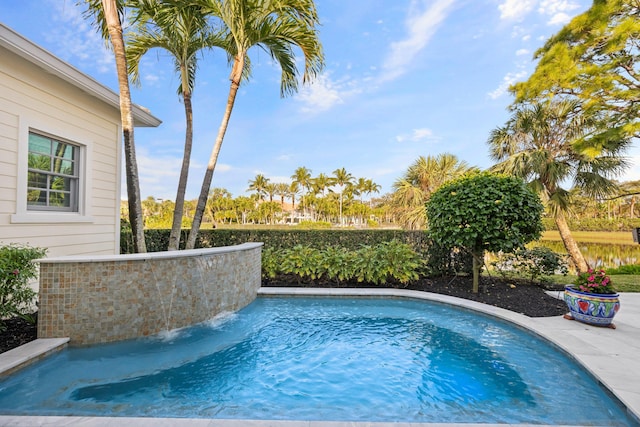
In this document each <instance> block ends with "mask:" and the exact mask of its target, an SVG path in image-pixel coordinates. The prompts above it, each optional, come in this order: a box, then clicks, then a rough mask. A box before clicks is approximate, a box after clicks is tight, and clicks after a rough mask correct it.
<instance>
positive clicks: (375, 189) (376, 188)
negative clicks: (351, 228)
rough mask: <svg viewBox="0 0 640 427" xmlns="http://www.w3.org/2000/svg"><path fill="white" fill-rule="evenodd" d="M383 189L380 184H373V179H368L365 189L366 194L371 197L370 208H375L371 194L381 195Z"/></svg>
mask: <svg viewBox="0 0 640 427" xmlns="http://www.w3.org/2000/svg"><path fill="white" fill-rule="evenodd" d="M381 188H382V187H381V186H380V184H376V183H375V182H373V180H371V179H367V181H366V183H365V187H364V192H365V193H367V195H369V207H370V208H372V207H373V203H372V198H371V193H376V194H378V193H380V189H381Z"/></svg>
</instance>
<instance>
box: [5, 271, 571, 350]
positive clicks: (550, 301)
mask: <svg viewBox="0 0 640 427" xmlns="http://www.w3.org/2000/svg"><path fill="white" fill-rule="evenodd" d="M262 286H285V287H288V286H302V287H313V286H315V287H319V286H320V287H334V288H337V287H379V286H376V285H367V284H363V283H351V282H347V283H340V284H336V283H333V282H319V281H314V282H306V283H305V282H299V281H298V280H297V279H296V278H294V277H289V276H279V277H277V278H275V279H265V280H263V283H262ZM394 287H400V288H405V289H412V290H418V291H426V292H435V293H438V294H445V295H451V296H454V297H459V298H466V299H470V300H474V301H478V302H481V303H484V304H489V305H493V306H496V307H501V308H504V309H507V310H511V311H514V312H516V313H522V314H524V315H526V316H529V317H550V316H561V315H563V314H565V313H566V312H567V306H566V305H565V303H564V302H563V301H561V300H558V299H556V298H553V297H551V296H549V295H547V294H546V293H545V290H546V289H545V288H544V287H542V286H541V285H540V284H538V283H536V282H531V281H527V280H519V279H503V278H500V277H486V276H483V277H482V278H481V281H480V292H478V293H477V294H474V293H473V292H472V280H471V278H470V277H466V276H457V277H436V278H423V279H420V280H418V281H416V282H415V283H412V284H411V285H409V286H406V287H405V286H403V285H398V286H394ZM560 289H562V288H561V287H560ZM3 323H4V326H5V328H4V330H0V353H2V352H5V351H7V350H11V349H12V348H15V347H18V346H20V345H22V344H26V343H28V342H29V341H33V340H35V339H36V337H37V327H36V325H35V324H31V323H28V322H27V321H25V320H23V319H19V318H13V319H8V320H5V321H4V322H3Z"/></svg>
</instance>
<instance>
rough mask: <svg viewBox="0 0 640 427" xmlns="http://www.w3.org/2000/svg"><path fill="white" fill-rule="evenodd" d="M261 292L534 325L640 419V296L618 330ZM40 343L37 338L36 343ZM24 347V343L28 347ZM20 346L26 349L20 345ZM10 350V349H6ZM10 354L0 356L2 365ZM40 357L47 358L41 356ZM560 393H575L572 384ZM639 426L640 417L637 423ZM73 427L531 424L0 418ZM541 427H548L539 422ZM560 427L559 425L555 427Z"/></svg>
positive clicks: (465, 303) (626, 308) (446, 299)
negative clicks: (452, 313) (122, 426)
mask: <svg viewBox="0 0 640 427" xmlns="http://www.w3.org/2000/svg"><path fill="white" fill-rule="evenodd" d="M258 295H261V296H346V297H349V296H367V297H397V298H413V299H421V300H429V301H437V302H441V303H445V304H451V305H454V306H458V307H463V308H467V309H471V310H476V311H480V312H482V313H486V314H490V315H492V316H495V317H498V318H500V319H503V320H507V321H509V322H512V323H514V324H516V325H518V326H520V327H523V328H526V329H529V330H531V331H533V332H534V333H536V334H538V335H540V336H542V337H543V338H546V339H547V340H549V341H550V342H552V343H554V344H555V345H557V346H558V347H559V348H561V349H563V350H564V351H566V352H567V353H568V354H569V355H570V356H571V357H573V358H574V359H575V360H576V361H578V362H579V363H581V364H582V365H583V366H584V367H585V368H586V369H587V370H588V371H589V372H590V373H591V374H592V375H593V376H594V377H595V378H596V379H597V380H598V381H600V382H601V383H602V384H603V385H604V386H605V387H606V388H607V389H608V390H609V391H610V392H611V393H612V394H613V395H614V396H615V397H616V398H618V400H619V401H620V402H622V404H623V405H625V406H626V408H627V410H628V412H629V413H630V414H631V416H632V417H635V418H636V419H637V420H640V361H639V359H638V354H640V294H629V293H626V294H621V296H620V300H621V310H620V312H619V313H618V314H617V316H616V319H615V322H614V323H615V324H616V326H617V329H609V328H599V327H595V326H589V325H586V324H583V323H579V322H576V321H569V320H566V319H563V318H562V316H556V317H539V318H531V317H528V316H525V315H522V314H518V313H514V312H512V311H509V310H505V309H502V308H498V307H493V306H490V305H486V304H482V303H478V302H475V301H471V300H466V299H462V298H455V297H450V296H446V295H440V294H433V293H428V292H421V291H409V290H403V289H343V288H335V289H325V288H260V290H259V291H258ZM37 341H40V340H36V341H35V342H37ZM23 347H24V346H23ZM20 348H21V347H20ZM7 353H9V352H7ZM7 353H3V354H0V367H1V366H3V358H4V357H5V355H6V354H7ZM40 357H42V356H41V355H40ZM559 392H570V389H569V386H567V388H566V389H563V390H559ZM638 424H639V425H640V421H639V423H638ZM58 425H64V426H70V427H105V426H116V425H128V426H130V427H151V426H160V427H164V426H167V427H168V426H177V427H240V426H247V427H268V426H270V427H347V426H349V427H392V426H393V427H418V426H423V427H427V426H429V427H445V426H448V427H451V426H457V425H459V426H464V427H492V426H501V427H505V426H516V425H517V426H519V427H524V426H527V424H446V423H384V422H383V423H373V422H364V423H358V422H326V421H271V420H269V421H261V420H209V419H188V418H124V417H44V416H1V415H0V426H15V427H32V426H58ZM536 427H543V426H540V425H536ZM556 427H557V426H556Z"/></svg>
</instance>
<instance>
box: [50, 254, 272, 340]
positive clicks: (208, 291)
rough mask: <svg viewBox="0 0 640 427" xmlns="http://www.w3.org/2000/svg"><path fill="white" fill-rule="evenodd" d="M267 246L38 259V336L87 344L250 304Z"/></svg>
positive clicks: (186, 322)
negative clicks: (262, 256)
mask: <svg viewBox="0 0 640 427" xmlns="http://www.w3.org/2000/svg"><path fill="white" fill-rule="evenodd" d="M261 251H262V243H245V244H242V245H237V246H229V247H223V248H211V249H193V250H185V251H172V252H155V253H146V254H132V255H105V256H84V257H77V256H76V257H60V258H49V259H42V260H40V298H39V301H40V302H39V310H38V337H39V338H61V337H69V338H70V343H71V344H77V345H84V344H93V343H101V342H109V341H117V340H124V339H129V338H136V337H141V336H147V335H152V334H156V333H158V332H161V331H163V330H171V329H175V328H181V327H184V326H189V325H192V324H195V323H199V322H202V321H205V320H207V319H210V318H212V317H214V316H216V315H217V314H220V313H222V312H225V311H236V310H238V309H240V308H242V307H244V306H246V305H247V304H249V303H251V302H252V301H253V300H254V299H255V298H256V295H257V292H258V288H260V273H261Z"/></svg>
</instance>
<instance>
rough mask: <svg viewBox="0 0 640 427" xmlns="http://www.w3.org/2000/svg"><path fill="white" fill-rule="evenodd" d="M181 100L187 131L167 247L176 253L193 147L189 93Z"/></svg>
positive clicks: (191, 108) (185, 93) (191, 111)
mask: <svg viewBox="0 0 640 427" xmlns="http://www.w3.org/2000/svg"><path fill="white" fill-rule="evenodd" d="M183 98H184V113H185V118H186V122H187V123H186V125H187V129H186V132H185V138H184V154H183V156H182V168H181V169H180V180H179V181H178V192H177V194H176V206H175V209H174V211H173V222H172V223H171V234H170V235H169V246H168V247H167V250H169V251H177V250H178V249H179V246H180V230H181V229H182V214H183V212H184V194H185V192H186V190H187V179H188V177H189V162H190V160H191V148H192V146H193V107H192V105H191V92H189V91H184V90H183Z"/></svg>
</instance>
